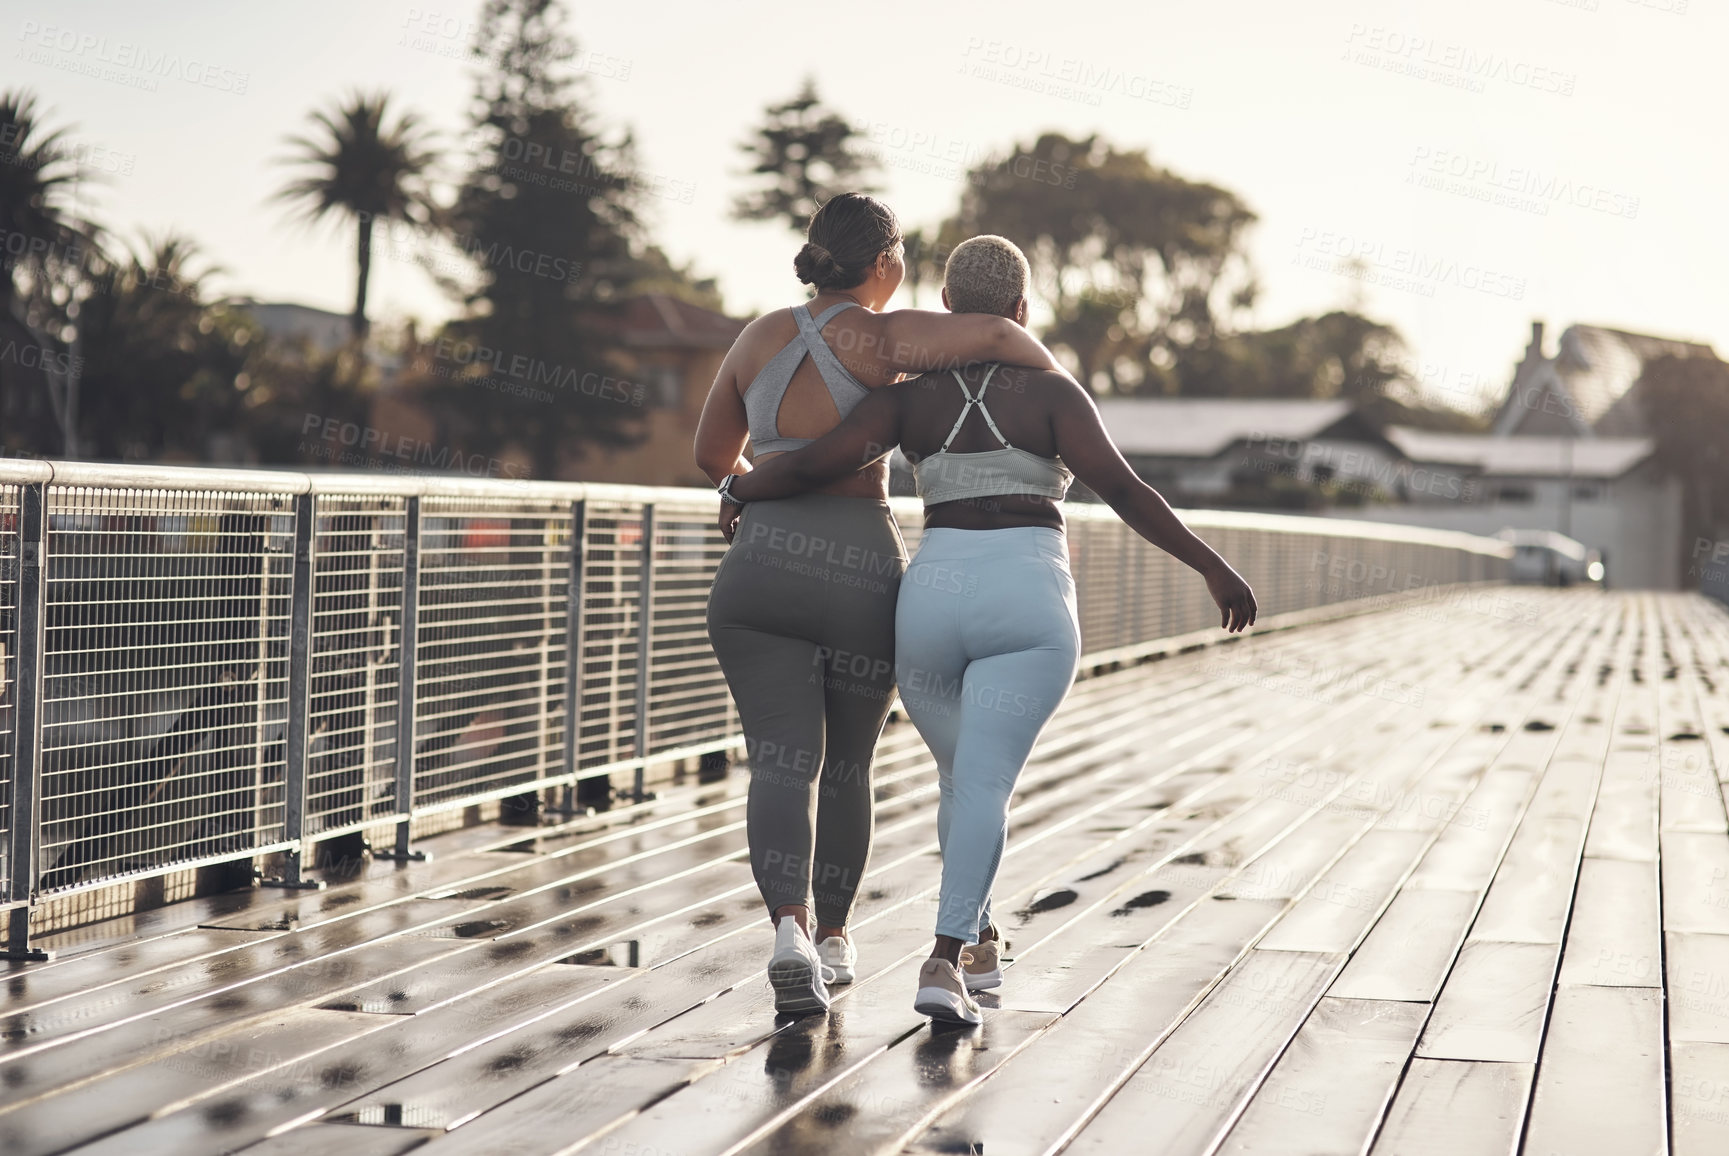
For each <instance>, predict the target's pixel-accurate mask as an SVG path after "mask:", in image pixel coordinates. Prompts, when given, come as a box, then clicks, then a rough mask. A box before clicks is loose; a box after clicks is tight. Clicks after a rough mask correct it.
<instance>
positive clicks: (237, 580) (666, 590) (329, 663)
mask: <svg viewBox="0 0 1729 1156" xmlns="http://www.w3.org/2000/svg"><path fill="white" fill-rule="evenodd" d="M104 468H106V467H104ZM164 472H165V471H153V472H150V473H148V474H146V473H143V472H140V473H139V475H138V478H139V480H138V483H137V488H125V486H126V484H127V483H126V481H125V480H115V481H108V480H106V479H104V478H98V479H96V484H89V485H86V484H84V481H85V479H84V478H77V479H73V480H70V481H65V482H62V483H49V484H48V487H47V494H48V499H47V504H48V511H49V512H48V538H49V541H48V553H47V561H46V570H45V583H46V599H45V601H46V621H45V624H44V634H43V637H42V640H41V650H40V653H41V666H42V671H43V682H44V691H43V708H42V717H43V738H42V748H43V749H42V759H41V765H42V779H43V781H42V788H41V792H40V803H41V823H40V827H39V828H38V831H37V837H36V844H37V846H38V847H39V848H40V849H41V853H40V856H39V861H40V862H41V864H42V865H43V872H44V873H43V877H42V880H41V886H40V888H39V890H40V892H41V893H43V894H45V895H52V894H56V893H59V892H63V891H66V890H68V889H72V888H78V887H88V886H92V885H95V884H99V883H103V882H107V881H111V880H115V879H122V878H126V877H129V876H138V875H142V874H147V873H157V872H161V871H164V870H170V869H174V868H176V867H178V866H181V865H186V864H191V863H203V862H214V861H220V860H223V859H232V858H243V857H245V856H248V855H251V854H254V853H256V852H258V851H260V850H262V849H269V848H278V847H286V846H291V845H292V844H293V840H294V839H296V838H299V839H303V840H305V839H313V838H319V837H324V836H327V835H330V834H333V833H336V832H339V831H344V830H353V829H357V828H361V827H365V826H368V825H370V824H377V823H381V822H389V821H393V820H400V819H402V818H403V817H404V816H405V814H408V813H418V812H423V811H425V810H428V809H441V808H448V807H452V806H460V805H463V804H465V803H467V802H469V801H475V800H479V799H482V798H487V797H497V796H499V795H503V794H509V793H513V790H514V789H522V790H529V789H533V788H534V787H536V786H539V785H542V784H548V783H552V782H556V781H560V776H562V775H564V774H565V773H566V772H567V771H568V769H569V768H570V767H571V766H572V765H574V766H575V767H576V768H577V769H578V771H579V773H582V772H589V773H592V772H593V771H594V770H596V769H598V768H603V767H616V766H618V765H620V764H625V765H628V764H630V763H631V762H632V761H634V760H640V759H642V758H643V757H645V756H652V755H654V754H656V753H663V752H668V751H675V750H681V749H686V748H690V747H693V746H700V745H703V744H707V743H712V742H722V741H725V740H728V739H730V738H732V737H734V736H735V735H736V731H737V716H736V712H735V710H734V707H733V704H732V700H731V696H730V695H729V694H728V692H727V688H726V683H725V680H724V678H723V677H722V675H721V673H720V670H719V668H718V665H717V663H716V662H715V660H714V656H713V653H712V651H711V650H710V648H709V645H708V640H707V630H706V622H705V618H706V606H707V598H708V591H709V587H710V584H711V583H712V580H713V575H714V572H715V569H716V567H717V566H718V565H719V564H720V562H721V560H722V559H723V558H724V556H725V553H726V546H725V545H724V543H723V542H722V541H721V539H720V538H719V536H718V535H717V534H716V533H715V532H714V528H713V518H714V512H715V505H714V500H713V499H712V498H711V497H709V496H707V495H698V494H681V493H675V492H671V491H664V490H663V491H648V490H643V491H631V490H625V489H622V488H618V487H603V488H598V489H596V490H589V489H585V488H584V487H581V486H569V487H560V486H550V485H547V486H541V485H532V486H525V487H523V489H522V491H521V492H502V491H501V490H500V488H499V487H497V486H491V487H488V486H485V485H479V486H476V487H475V488H474V491H473V492H472V493H470V492H468V491H467V489H466V487H463V488H461V489H453V488H452V487H450V486H442V487H440V488H438V490H437V492H436V496H434V495H433V494H426V495H424V496H421V497H419V498H414V497H411V495H412V494H414V493H416V492H418V491H417V490H416V489H415V488H414V483H412V482H408V483H405V484H404V485H403V486H402V487H401V489H400V490H399V489H397V488H396V487H395V486H392V485H389V484H386V485H379V484H378V483H377V481H376V480H372V481H370V483H369V484H366V485H357V486H356V487H355V491H356V492H352V493H346V492H341V491H337V490H333V491H331V492H328V493H325V492H320V493H319V494H318V496H317V497H316V499H315V501H314V503H313V505H314V507H315V510H316V521H315V522H314V524H313V525H312V527H311V528H310V536H311V549H312V554H311V571H310V573H311V587H310V590H309V591H308V592H307V593H308V597H309V600H310V633H309V636H308V640H307V643H308V645H307V658H308V663H307V667H306V675H307V679H308V682H307V685H306V686H305V688H304V694H305V706H306V717H307V735H306V740H307V741H306V766H305V768H304V771H305V774H304V791H305V794H304V802H305V806H304V809H303V818H304V822H303V826H302V828H301V829H299V830H298V831H290V830H289V829H288V827H287V824H288V823H289V822H290V817H289V809H288V808H287V807H286V806H285V782H286V781H288V780H289V778H290V776H288V775H287V768H286V759H287V750H288V744H287V734H288V718H289V703H290V701H291V698H292V699H293V701H296V702H298V701H299V699H298V698H297V697H295V695H296V694H297V693H298V692H293V691H291V688H290V687H289V677H290V655H291V650H292V647H291V641H292V640H291V638H290V633H291V631H292V629H293V623H294V617H293V614H294V609H293V607H294V591H293V582H294V558H293V551H294V543H295V540H296V539H295V530H296V525H295V518H296V516H297V515H296V498H295V497H294V496H293V490H292V488H291V487H288V486H282V485H281V481H280V477H281V476H279V475H268V474H261V475H259V476H260V477H261V478H276V479H277V482H276V484H277V485H278V487H279V489H280V490H281V492H278V493H269V494H266V493H262V492H256V491H252V490H248V489H247V488H246V487H247V486H248V485H251V484H254V483H252V482H251V478H252V475H239V474H235V475H227V476H224V477H221V478H218V479H214V480H210V481H205V482H203V484H202V485H200V484H199V483H195V482H190V481H189V483H188V485H187V486H186V488H184V489H180V488H174V487H173V486H172V485H171V484H169V483H167V482H164V481H163V480H162V477H163V474H164ZM115 474H116V476H117V478H120V477H122V476H123V475H124V477H129V476H130V475H125V474H124V471H115ZM86 476H88V475H86ZM190 476H191V475H190V474H189V478H190ZM256 484H257V486H258V487H259V489H264V488H267V487H268V486H269V485H270V483H269V482H266V481H260V482H258V483H256ZM213 486H218V487H220V486H227V487H230V488H228V489H214V488H210V487H213ZM22 493H23V489H22V486H21V485H20V484H17V483H15V482H7V483H0V848H4V847H6V845H7V844H6V838H5V837H6V834H7V831H8V828H9V826H10V823H11V819H12V812H11V794H12V792H11V787H12V772H13V768H14V761H15V757H16V755H15V748H16V745H17V736H16V735H15V733H14V731H15V722H14V719H15V716H16V706H17V703H16V701H15V700H16V696H17V683H16V679H17V667H18V655H19V652H20V650H21V649H22V643H23V641H24V640H22V639H20V637H19V636H18V622H19V618H18V613H17V601H18V575H19V567H18V554H19V546H18V541H19V520H20V519H19V514H20V497H21V494H22ZM302 501H304V499H302ZM415 503H418V504H419V529H420V537H419V541H420V554H419V558H418V575H419V578H418V583H417V589H416V595H417V605H418V612H417V613H418V627H417V633H416V636H415V639H414V646H413V648H412V659H413V662H414V670H415V696H414V700H415V707H414V727H415V735H414V739H415V743H414V749H415V757H414V767H413V768H412V772H413V773H412V784H413V786H412V791H411V793H410V797H409V798H407V799H401V798H398V797H397V796H396V790H395V784H396V780H397V767H396V753H397V751H398V749H399V743H400V739H399V734H398V730H399V728H398V713H397V712H398V709H399V702H400V700H401V697H402V687H403V679H404V677H405V670H404V659H405V657H406V656H405V654H404V640H403V630H404V627H403V619H404V593H405V591H404V583H405V578H406V575H407V573H408V572H409V569H410V567H409V562H410V559H409V557H408V553H407V551H408V544H409V540H410V536H409V530H410V524H409V517H410V511H411V510H412V509H413V508H414V504H415ZM645 503H652V504H653V507H654V512H653V518H652V522H653V532H652V535H649V536H650V537H651V538H652V541H651V542H649V543H647V544H648V545H649V546H651V547H652V559H653V574H652V579H651V580H649V581H648V583H647V585H646V593H647V596H648V601H647V604H646V606H645V604H644V594H645V571H644V560H645V557H646V556H647V555H646V554H645V530H646V527H647V519H646V518H645ZM579 509H580V511H581V514H582V523H581V524H582V527H583V542H582V543H581V557H582V560H583V571H582V574H581V596H580V605H579V607H578V616H577V617H578V621H577V623H576V628H577V629H578V630H579V631H580V639H581V651H580V654H579V655H578V656H576V663H575V673H574V677H575V678H576V679H577V686H576V694H575V698H576V703H577V717H576V719H575V720H574V722H573V723H572V724H571V726H573V727H574V733H570V734H568V735H567V725H566V724H567V720H566V717H565V701H566V691H567V674H568V672H569V671H570V669H571V666H570V662H569V656H568V655H567V652H566V651H567V642H568V638H569V630H570V628H571V626H572V622H571V619H570V596H571V591H570V589H569V582H570V565H571V561H572V558H573V555H574V552H575V546H576V544H575V543H573V541H572V533H573V529H574V528H575V526H576V524H577V522H576V515H577V512H578V510H579ZM895 517H896V519H897V521H898V523H899V524H900V526H901V529H902V533H903V536H904V538H905V539H906V543H907V549H908V552H909V555H910V554H911V553H913V552H915V551H916V550H917V546H918V541H919V536H920V518H919V514H918V510H917V506H916V503H913V504H909V503H899V504H897V505H896V507H895ZM1194 524H1195V525H1196V528H1197V532H1199V533H1200V534H1201V536H1202V537H1203V538H1205V539H1207V540H1208V541H1209V542H1211V543H1213V544H1214V545H1215V546H1217V547H1218V548H1219V549H1220V550H1221V551H1222V552H1223V553H1224V554H1225V556H1226V557H1227V558H1228V559H1230V561H1231V562H1232V563H1233V564H1234V565H1236V566H1237V567H1238V568H1239V569H1240V570H1241V571H1242V572H1243V574H1244V575H1245V576H1246V577H1247V578H1248V579H1249V580H1250V582H1251V583H1252V584H1253V585H1254V586H1255V588H1256V591H1257V595H1258V597H1259V599H1260V604H1261V611H1262V614H1263V615H1271V614H1276V613H1279V612H1282V611H1289V610H1297V609H1304V608H1307V607H1311V606H1316V605H1319V604H1322V603H1327V602H1336V601H1340V600H1343V599H1347V598H1357V597H1363V596H1368V595H1377V594H1383V593H1387V592H1390V591H1394V590H1403V589H1408V588H1409V587H1410V586H1411V585H1413V584H1415V585H1440V584H1443V583H1450V582H1456V581H1484V580H1494V579H1497V578H1504V577H1505V574H1506V561H1505V558H1504V557H1502V556H1501V555H1500V554H1496V555H1494V556H1491V555H1490V554H1488V553H1485V552H1484V549H1485V548H1484V547H1483V546H1481V545H1480V544H1478V545H1472V544H1471V543H1469V542H1467V541H1465V540H1464V539H1462V538H1460V539H1457V540H1454V539H1451V538H1447V537H1446V536H1444V535H1440V536H1438V535H1434V534H1429V535H1428V536H1424V534H1423V533H1422V532H1406V533H1404V536H1403V537H1401V536H1400V535H1401V532H1400V531H1396V530H1388V531H1386V532H1381V531H1376V530H1373V529H1368V528H1364V527H1357V528H1355V529H1352V528H1350V524H1348V523H1339V524H1337V525H1336V526H1329V525H1327V524H1326V523H1318V522H1316V521H1314V520H1312V519H1311V520H1298V519H1283V520H1281V519H1267V518H1260V519H1257V518H1255V517H1253V516H1235V515H1224V514H1207V515H1202V516H1201V517H1199V518H1197V519H1196V520H1195V523H1194ZM1069 530H1070V556H1071V560H1072V564H1073V568H1074V573H1075V579H1076V586H1077V595H1078V600H1079V609H1080V614H1081V621H1082V632H1083V649H1084V651H1085V652H1087V653H1089V654H1100V653H1103V652H1107V651H1115V650H1116V649H1117V648H1120V647H1126V646H1134V645H1136V644H1140V643H1147V642H1153V641H1156V640H1158V639H1161V638H1166V637H1170V636H1173V635H1178V634H1186V633H1189V632H1191V631H1195V630H1199V629H1202V628H1206V627H1211V626H1215V625H1216V624H1217V621H1218V615H1217V611H1216V610H1215V608H1214V607H1213V605H1212V603H1211V600H1210V599H1209V598H1208V596H1207V592H1206V588H1205V585H1204V583H1202V582H1201V581H1199V580H1198V578H1197V577H1196V576H1195V575H1193V574H1191V573H1190V572H1189V571H1188V570H1187V569H1186V568H1184V567H1183V566H1182V565H1181V564H1179V563H1177V562H1176V561H1174V560H1173V559H1171V558H1170V557H1169V556H1168V555H1166V554H1164V553H1162V552H1161V551H1159V550H1157V549H1155V548H1154V547H1152V546H1151V545H1149V544H1147V543H1146V542H1144V541H1142V540H1141V539H1140V538H1139V537H1138V536H1136V535H1134V534H1133V533H1132V532H1131V531H1129V529H1128V528H1127V527H1126V526H1125V525H1123V524H1122V523H1121V522H1120V521H1118V520H1117V519H1116V518H1114V517H1112V516H1110V515H1109V514H1108V513H1107V512H1106V511H1104V510H1103V509H1102V508H1100V507H1096V506H1093V507H1085V506H1080V505H1078V504H1077V505H1076V506H1075V507H1073V508H1072V509H1071V511H1070V515H1069ZM645 613H646V615H647V621H646V622H645V620H644V615H645ZM645 661H646V662H647V668H646V678H639V675H641V674H642V672H643V670H644V668H643V665H642V664H643V663H644V662H645ZM639 727H640V728H641V730H640V734H639ZM639 740H640V741H639ZM567 742H569V743H573V744H574V750H573V751H572V752H571V757H570V758H567V757H566V744H567ZM564 781H568V780H564ZM6 870H7V865H6V863H5V862H4V860H0V884H4V883H5V882H6V878H5V876H6Z"/></svg>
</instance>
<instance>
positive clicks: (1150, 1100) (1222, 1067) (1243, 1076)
mask: <svg viewBox="0 0 1729 1156" xmlns="http://www.w3.org/2000/svg"><path fill="white" fill-rule="evenodd" d="M1341 962H1342V960H1340V959H1339V957H1337V956H1333V955H1322V954H1316V953H1303V952H1292V951H1251V952H1250V953H1249V955H1248V957H1247V958H1246V959H1245V960H1244V961H1243V962H1242V963H1241V964H1239V965H1238V966H1237V967H1235V968H1233V969H1232V971H1231V973H1230V974H1229V975H1228V976H1226V977H1225V979H1224V981H1223V982H1222V983H1221V984H1220V985H1219V986H1218V987H1217V988H1215V989H1214V990H1213V991H1212V992H1211V993H1210V994H1209V995H1208V996H1207V997H1206V998H1205V999H1204V1000H1202V1002H1201V1005H1200V1007H1198V1008H1196V1009H1195V1011H1194V1012H1193V1013H1192V1014H1191V1015H1190V1016H1189V1017H1188V1018H1187V1019H1185V1020H1184V1021H1183V1023H1182V1024H1181V1025H1180V1026H1179V1027H1178V1028H1177V1029H1176V1030H1175V1031H1174V1032H1172V1033H1171V1034H1170V1036H1169V1037H1168V1038H1167V1039H1166V1040H1165V1041H1164V1042H1163V1043H1161V1044H1160V1045H1159V1046H1158V1048H1157V1049H1155V1050H1154V1052H1153V1054H1152V1056H1151V1057H1150V1058H1149V1059H1148V1060H1147V1062H1146V1063H1145V1064H1143V1065H1141V1067H1140V1068H1139V1070H1137V1071H1136V1072H1135V1074H1134V1075H1133V1076H1131V1077H1130V1078H1129V1080H1128V1082H1127V1083H1125V1084H1124V1085H1123V1086H1122V1087H1121V1088H1119V1089H1118V1090H1117V1091H1116V1093H1115V1094H1114V1095H1112V1096H1111V1098H1110V1099H1109V1100H1108V1101H1107V1102H1106V1103H1105V1105H1104V1107H1103V1108H1102V1109H1100V1111H1099V1113H1098V1115H1096V1116H1094V1117H1093V1118H1092V1120H1090V1121H1089V1122H1088V1123H1087V1124H1086V1126H1085V1127H1083V1128H1082V1129H1081V1130H1080V1132H1079V1133H1077V1134H1076V1136H1075V1138H1074V1141H1073V1143H1071V1144H1070V1145H1069V1147H1068V1148H1066V1149H1065V1151H1066V1152H1073V1153H1093V1152H1100V1153H1120V1152H1130V1151H1135V1152H1159V1153H1163V1154H1168V1156H1185V1154H1187V1153H1203V1152H1207V1151H1209V1150H1210V1149H1211V1146H1212V1144H1213V1143H1214V1142H1215V1141H1216V1140H1217V1139H1218V1137H1219V1136H1220V1134H1221V1133H1222V1132H1223V1131H1224V1130H1225V1129H1226V1128H1227V1127H1228V1126H1229V1124H1230V1123H1231V1121H1232V1119H1233V1118H1234V1117H1235V1115H1236V1112H1237V1109H1238V1106H1239V1105H1240V1104H1241V1103H1242V1102H1243V1100H1244V1099H1245V1098H1246V1097H1248V1096H1249V1095H1250V1094H1252V1093H1253V1092H1254V1090H1255V1088H1256V1087H1257V1085H1258V1084H1259V1082H1260V1079H1261V1077H1262V1076H1263V1074H1264V1073H1265V1072H1266V1071H1267V1069H1268V1068H1269V1067H1270V1066H1271V1065H1272V1063H1273V1061H1274V1060H1275V1059H1277V1058H1278V1056H1279V1053H1280V1052H1281V1051H1283V1050H1284V1047H1285V1045H1286V1044H1287V1043H1288V1042H1289V1041H1290V1039H1291V1037H1292V1036H1293V1035H1295V1034H1296V1032H1297V1030H1298V1028H1299V1027H1301V1025H1302V1023H1303V1020H1304V1019H1305V1018H1307V1016H1308V1014H1309V1011H1310V1010H1311V1009H1312V1008H1313V1007H1314V1005H1315V1002H1316V1000H1318V999H1319V998H1320V994H1321V992H1322V991H1323V990H1324V989H1325V987H1326V985H1327V983H1328V981H1329V980H1331V979H1332V977H1333V975H1334V974H1335V973H1336V972H1337V970H1338V968H1339V965H1340V964H1341Z"/></svg>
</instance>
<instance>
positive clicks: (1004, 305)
mask: <svg viewBox="0 0 1729 1156" xmlns="http://www.w3.org/2000/svg"><path fill="white" fill-rule="evenodd" d="M1032 279H1033V271H1032V267H1031V266H1029V265H1028V264H1027V257H1026V254H1025V253H1022V252H1021V250H1020V247H1019V246H1018V245H1016V244H1015V243H1014V242H1013V241H1011V240H1009V239H1008V238H1007V237H998V236H996V235H994V234H991V233H986V234H984V235H983V236H979V237H972V238H969V239H968V240H965V241H962V242H961V243H960V244H958V245H956V246H955V247H954V251H953V252H951V253H950V254H949V260H948V264H947V265H945V266H944V267H943V288H944V289H947V290H948V293H949V308H950V309H951V310H953V311H954V312H956V313H994V314H996V315H997V316H999V317H1008V316H1010V315H1011V314H1012V313H1013V312H1014V308H1015V302H1016V301H1018V300H1019V299H1020V298H1022V297H1025V296H1026V295H1027V286H1028V285H1029V284H1030V283H1031V282H1032Z"/></svg>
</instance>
